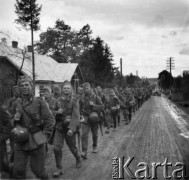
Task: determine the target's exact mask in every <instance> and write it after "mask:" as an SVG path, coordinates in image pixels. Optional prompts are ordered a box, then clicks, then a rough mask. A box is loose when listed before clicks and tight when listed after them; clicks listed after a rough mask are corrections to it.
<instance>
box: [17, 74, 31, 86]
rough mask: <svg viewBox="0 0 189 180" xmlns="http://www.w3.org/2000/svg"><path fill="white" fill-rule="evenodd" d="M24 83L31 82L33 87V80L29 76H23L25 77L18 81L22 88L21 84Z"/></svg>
mask: <svg viewBox="0 0 189 180" xmlns="http://www.w3.org/2000/svg"><path fill="white" fill-rule="evenodd" d="M23 82H29V83H30V85H33V83H32V79H31V78H30V77H29V76H27V75H23V76H20V77H19V79H18V85H19V86H20V85H21V83H23Z"/></svg>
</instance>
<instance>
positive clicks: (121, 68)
mask: <svg viewBox="0 0 189 180" xmlns="http://www.w3.org/2000/svg"><path fill="white" fill-rule="evenodd" d="M120 73H121V79H120V80H121V86H122V79H123V74H122V58H120Z"/></svg>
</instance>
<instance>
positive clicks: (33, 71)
mask: <svg viewBox="0 0 189 180" xmlns="http://www.w3.org/2000/svg"><path fill="white" fill-rule="evenodd" d="M30 20H31V25H30V27H31V43H32V76H33V93H34V95H35V59H34V47H33V39H34V38H33V12H32V0H30Z"/></svg>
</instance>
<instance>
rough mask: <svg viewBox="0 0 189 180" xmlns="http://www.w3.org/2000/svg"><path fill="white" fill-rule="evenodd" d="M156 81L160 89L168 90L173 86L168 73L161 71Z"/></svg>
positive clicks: (171, 78) (171, 77)
mask: <svg viewBox="0 0 189 180" xmlns="http://www.w3.org/2000/svg"><path fill="white" fill-rule="evenodd" d="M158 81H159V86H160V87H161V88H162V89H169V88H171V86H172V85H173V81H174V79H173V76H172V75H171V73H170V72H168V71H166V70H163V71H162V72H160V73H159V77H158Z"/></svg>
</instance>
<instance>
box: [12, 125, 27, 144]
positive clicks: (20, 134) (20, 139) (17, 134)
mask: <svg viewBox="0 0 189 180" xmlns="http://www.w3.org/2000/svg"><path fill="white" fill-rule="evenodd" d="M13 133H14V138H15V142H17V143H24V142H26V141H28V140H29V133H28V130H27V129H26V128H23V127H21V126H16V127H15V128H14V129H13Z"/></svg>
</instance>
